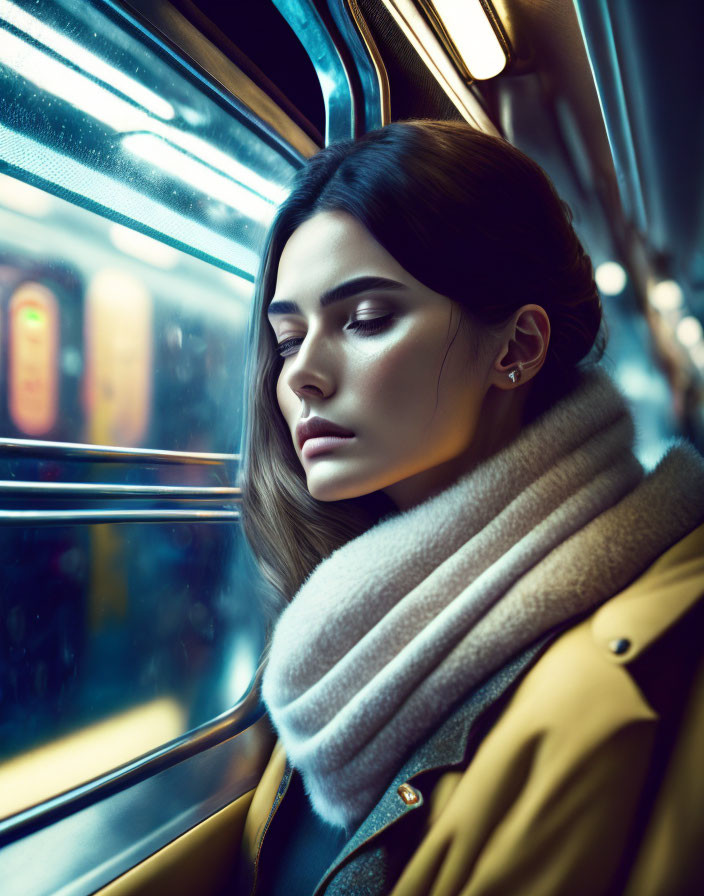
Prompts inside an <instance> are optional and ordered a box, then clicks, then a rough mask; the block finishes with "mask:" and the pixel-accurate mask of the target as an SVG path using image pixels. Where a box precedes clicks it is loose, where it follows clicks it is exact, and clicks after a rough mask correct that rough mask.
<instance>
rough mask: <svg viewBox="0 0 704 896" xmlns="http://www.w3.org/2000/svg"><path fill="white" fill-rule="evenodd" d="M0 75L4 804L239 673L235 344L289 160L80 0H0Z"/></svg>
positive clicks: (58, 784)
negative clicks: (73, 447)
mask: <svg viewBox="0 0 704 896" xmlns="http://www.w3.org/2000/svg"><path fill="white" fill-rule="evenodd" d="M0 91H1V93H0V96H2V100H1V101H0V439H5V440H8V439H16V440H20V442H18V443H15V444H14V445H13V444H12V443H9V442H7V441H6V442H5V444H4V446H1V447H0V532H1V533H2V537H1V538H0V569H2V573H1V574H0V818H2V817H5V816H7V815H9V814H12V813H13V812H15V811H18V810H20V809H22V808H25V807H27V806H30V805H34V804H36V803H37V802H39V801H41V800H43V799H45V798H47V797H49V796H52V795H54V794H56V793H61V792H63V791H65V790H68V789H70V788H71V787H73V786H75V785H77V784H80V783H82V782H83V781H86V780H89V779H90V778H93V777H95V776H97V775H100V774H102V773H104V772H107V771H109V770H110V769H111V768H115V767H116V766H119V765H121V764H123V763H125V762H128V761H131V760H133V759H134V758H136V757H137V756H139V755H142V754H144V753H147V752H149V751H150V750H152V749H154V748H155V747H158V746H159V745H161V744H164V743H166V742H168V741H170V740H172V739H173V738H176V737H179V736H181V735H183V734H184V733H186V732H188V731H190V730H192V729H193V728H196V727H198V726H200V725H202V724H204V723H206V722H208V721H209V720H211V719H213V718H215V717H216V716H218V715H220V714H221V713H223V712H226V711H227V710H228V709H229V708H230V707H232V705H233V704H234V703H235V702H237V700H239V699H240V698H241V697H242V696H243V695H244V693H245V692H246V690H247V689H248V687H249V686H250V684H251V681H252V678H253V674H254V670H255V668H256V665H257V662H258V657H259V654H260V651H261V647H262V643H263V633H262V626H263V622H262V619H261V617H260V614H259V613H258V612H257V610H256V608H257V606H258V592H259V589H260V588H262V587H263V586H262V583H261V580H260V578H259V576H258V574H257V572H256V570H255V569H254V567H253V564H252V562H251V558H250V556H249V554H248V552H247V550H246V546H245V544H244V541H243V538H242V535H241V531H240V529H239V528H238V526H237V523H236V518H237V509H236V508H237V496H236V489H233V488H232V487H231V486H232V483H233V482H234V481H235V473H236V462H237V456H236V452H237V450H238V447H239V446H238V438H239V434H240V426H241V412H242V407H241V400H242V396H241V392H242V374H243V368H244V342H245V338H246V324H247V318H248V313H249V305H250V303H251V297H252V289H253V282H254V277H255V273H256V269H257V266H258V261H259V253H260V251H261V245H262V240H263V236H264V234H265V232H266V228H267V226H268V224H269V222H270V221H271V219H272V216H273V214H274V211H275V208H276V205H277V203H278V202H279V201H280V200H281V199H282V198H283V197H284V196H285V195H286V190H287V184H288V183H289V182H290V179H291V177H292V175H293V172H294V171H295V169H296V168H297V166H298V164H299V160H298V158H297V157H296V156H295V154H294V153H293V152H292V151H291V150H290V149H289V148H288V147H287V146H286V145H284V144H283V143H282V142H280V141H279V139H278V138H277V137H276V136H275V135H273V134H271V133H270V132H268V131H267V130H265V129H264V128H263V127H262V126H261V125H260V124H258V123H257V120H256V119H255V118H254V117H253V116H252V115H251V114H249V113H246V114H245V112H244V111H243V110H242V109H240V108H239V107H238V106H237V104H236V102H235V101H233V100H231V99H227V98H226V97H224V96H221V95H220V94H219V93H218V92H217V91H216V89H215V88H214V87H212V86H211V85H209V84H208V83H206V82H205V81H204V80H203V79H202V78H201V77H200V76H199V75H198V74H197V73H196V72H195V71H194V70H192V69H191V68H189V67H188V66H187V65H186V63H185V62H183V61H181V60H179V59H178V57H177V56H176V55H175V54H174V53H172V51H171V50H170V49H168V48H167V47H166V46H164V45H163V44H161V43H159V42H158V41H157V40H156V39H155V38H154V37H153V36H150V35H149V34H148V33H146V32H145V31H143V29H142V28H141V27H140V26H138V25H137V23H136V22H134V21H132V20H131V19H130V18H128V17H127V16H126V15H125V14H124V13H123V12H121V11H120V10H119V9H118V8H117V7H114V6H113V5H112V4H111V3H108V2H100V0H95V2H83V3H76V2H72V0H57V2H52V3H46V2H9V0H0ZM52 442H55V443H74V442H77V443H85V444H98V445H112V446H118V447H122V448H126V449H135V452H136V453H135V456H133V457H132V459H131V460H128V459H122V460H121V459H120V456H111V457H107V456H100V457H95V458H94V457H92V456H91V457H89V458H88V459H86V458H85V457H84V458H83V459H80V458H78V457H77V456H74V455H73V454H71V451H70V450H69V449H68V448H67V447H65V446H62V448H61V450H60V451H59V452H58V453H57V452H56V451H55V450H54V449H53V448H52V447H51V445H48V446H47V445H46V444H44V443H52ZM145 448H146V449H154V450H156V451H158V452H168V451H175V452H190V453H191V454H190V455H189V456H188V457H186V456H184V457H180V458H173V457H166V459H164V458H165V456H161V459H159V458H157V457H156V455H154V456H152V455H150V456H149V457H147V456H146V455H142V457H144V460H142V462H140V461H139V457H138V456H137V452H138V450H139V449H145ZM193 452H196V453H199V454H200V453H207V456H206V457H196V456H195V455H194V454H193ZM150 458H151V459H150ZM111 514H113V515H114V516H110V515H111ZM91 520H92V521H91ZM113 520H115V521H113Z"/></svg>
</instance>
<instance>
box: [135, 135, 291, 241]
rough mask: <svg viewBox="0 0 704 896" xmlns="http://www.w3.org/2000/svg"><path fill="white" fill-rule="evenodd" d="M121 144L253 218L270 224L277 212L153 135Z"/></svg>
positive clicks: (259, 197) (256, 197)
mask: <svg viewBox="0 0 704 896" xmlns="http://www.w3.org/2000/svg"><path fill="white" fill-rule="evenodd" d="M122 145H123V146H124V147H125V149H128V150H129V151H130V152H132V153H134V154H135V155H136V156H139V157H140V158H142V159H144V160H145V161H147V162H151V163H152V164H153V165H158V167H159V168H161V169H162V170H164V171H168V172H169V174H172V175H173V176H174V177H177V178H179V180H182V181H183V182H184V183H187V184H190V185H191V186H195V187H196V188H197V189H199V190H201V191H202V192H203V193H206V194H207V195H209V196H211V197H212V198H213V199H216V200H220V201H221V202H224V203H226V204H227V205H229V206H231V207H232V208H234V209H236V210H237V211H240V212H243V213H244V214H246V215H249V217H250V218H253V219H256V220H259V221H261V222H262V223H265V224H268V223H269V221H270V220H271V218H272V217H273V214H274V211H275V209H274V206H273V205H272V204H271V203H270V202H269V201H268V200H266V199H262V197H261V196H257V194H256V193H252V192H251V191H250V190H247V189H246V188H245V187H243V186H242V185H241V184H239V183H236V182H235V181H233V180H230V179H229V178H228V177H224V176H223V175H222V174H218V172H217V171H213V169H212V168H208V167H207V166H206V165H203V164H202V162H199V161H198V160H197V159H194V158H192V157H191V156H189V155H186V153H184V152H182V151H181V150H180V149H176V147H174V146H172V145H170V144H169V143H166V142H164V140H162V139H161V138H160V137H157V136H156V135H154V134H128V135H127V136H126V137H123V139H122Z"/></svg>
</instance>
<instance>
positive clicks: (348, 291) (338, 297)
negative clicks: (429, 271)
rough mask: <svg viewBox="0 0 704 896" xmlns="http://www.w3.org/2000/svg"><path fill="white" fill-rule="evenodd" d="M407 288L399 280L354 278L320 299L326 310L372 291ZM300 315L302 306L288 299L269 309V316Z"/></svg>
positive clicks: (274, 303) (273, 303)
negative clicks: (361, 293)
mask: <svg viewBox="0 0 704 896" xmlns="http://www.w3.org/2000/svg"><path fill="white" fill-rule="evenodd" d="M405 288H406V287H405V284H403V283H399V282H398V281H397V280H389V279H388V278H387V277H354V278H353V279H352V280H346V281H345V282H344V283H340V284H338V285H337V286H333V288H332V289H329V290H328V291H327V292H324V293H323V294H322V296H321V297H320V307H321V308H326V307H327V306H328V305H332V304H333V302H341V301H343V299H349V298H351V297H352V296H356V295H358V294H359V293H360V292H369V291H370V290H372V289H375V290H379V289H383V290H392V289H393V290H397V289H405ZM300 313H301V309H300V306H299V305H298V304H297V303H296V302H290V301H288V300H286V299H277V300H276V301H273V302H271V303H270V305H269V308H268V309H267V314H268V315H272V314H300Z"/></svg>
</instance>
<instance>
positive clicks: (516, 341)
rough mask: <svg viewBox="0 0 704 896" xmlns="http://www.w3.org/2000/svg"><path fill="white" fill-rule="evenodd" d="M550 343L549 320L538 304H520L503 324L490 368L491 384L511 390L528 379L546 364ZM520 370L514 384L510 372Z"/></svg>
mask: <svg viewBox="0 0 704 896" xmlns="http://www.w3.org/2000/svg"><path fill="white" fill-rule="evenodd" d="M549 342H550V318H549V317H548V315H547V312H546V311H545V309H544V308H541V306H540V305H523V307H521V308H519V309H518V311H516V313H515V314H514V315H513V316H512V318H511V320H510V321H509V322H508V323H507V324H506V326H505V327H504V329H503V332H502V333H501V336H500V341H499V350H498V352H497V353H496V356H495V360H494V364H493V366H492V371H491V372H492V376H491V381H492V384H493V385H495V386H497V387H498V388H499V389H513V388H515V387H516V386H518V385H520V384H522V383H526V382H528V380H531V379H532V378H533V377H534V376H535V375H536V374H537V373H538V371H539V370H540V368H541V367H542V366H543V364H544V363H545V358H546V355H547V351H548V344H549ZM516 368H518V369H519V374H518V377H514V378H513V380H515V381H513V380H512V379H511V378H510V377H509V373H510V372H511V371H513V370H515V369H516Z"/></svg>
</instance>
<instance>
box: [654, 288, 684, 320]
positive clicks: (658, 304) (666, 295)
mask: <svg viewBox="0 0 704 896" xmlns="http://www.w3.org/2000/svg"><path fill="white" fill-rule="evenodd" d="M683 298H684V297H683V295H682V288H681V287H680V285H679V283H678V282H677V281H676V280H661V281H660V282H659V283H656V284H655V285H654V286H651V287H650V289H649V290H648V300H649V301H650V304H651V305H652V306H653V308H655V309H656V310H657V311H661V312H663V313H664V312H667V311H677V309H678V308H681V307H682V301H683Z"/></svg>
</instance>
